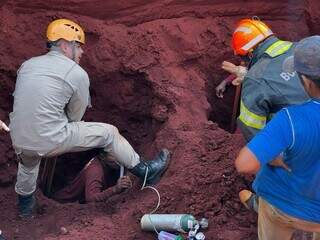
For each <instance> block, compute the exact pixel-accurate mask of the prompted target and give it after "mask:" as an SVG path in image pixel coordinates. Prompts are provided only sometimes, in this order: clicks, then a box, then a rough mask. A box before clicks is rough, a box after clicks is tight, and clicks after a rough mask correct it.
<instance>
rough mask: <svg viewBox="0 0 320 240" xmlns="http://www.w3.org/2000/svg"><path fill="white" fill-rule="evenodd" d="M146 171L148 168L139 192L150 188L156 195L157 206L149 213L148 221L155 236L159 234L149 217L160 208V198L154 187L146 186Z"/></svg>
mask: <svg viewBox="0 0 320 240" xmlns="http://www.w3.org/2000/svg"><path fill="white" fill-rule="evenodd" d="M148 171H149V168H148V167H147V170H146V174H145V176H144V181H143V184H142V187H141V191H142V190H144V189H146V188H150V189H152V190H153V191H155V192H156V194H157V195H158V204H157V206H156V208H155V209H153V210H152V211H151V212H150V213H149V221H150V223H151V224H152V227H153V229H154V231H155V232H156V233H157V234H159V232H158V231H157V229H156V227H155V225H154V224H153V222H152V220H151V217H150V215H151V214H153V213H155V212H156V211H157V210H158V208H159V207H160V202H161V197H160V193H159V191H158V190H157V189H156V188H155V187H151V186H146V182H147V177H148Z"/></svg>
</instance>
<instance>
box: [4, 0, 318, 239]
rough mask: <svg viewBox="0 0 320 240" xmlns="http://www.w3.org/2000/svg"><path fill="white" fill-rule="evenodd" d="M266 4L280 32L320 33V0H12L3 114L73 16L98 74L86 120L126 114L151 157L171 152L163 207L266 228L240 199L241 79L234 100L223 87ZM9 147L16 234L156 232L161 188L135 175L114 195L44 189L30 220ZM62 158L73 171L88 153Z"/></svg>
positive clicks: (228, 226) (8, 193)
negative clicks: (219, 93)
mask: <svg viewBox="0 0 320 240" xmlns="http://www.w3.org/2000/svg"><path fill="white" fill-rule="evenodd" d="M255 15H256V16H259V17H260V18H261V19H262V20H264V21H265V22H266V23H267V24H269V25H270V27H271V28H272V30H273V31H274V32H275V33H276V34H277V36H278V37H279V38H281V39H285V40H292V41H297V40H299V39H301V38H302V37H305V36H309V35H312V34H317V33H319V32H320V19H319V16H320V3H319V1H317V0H289V1H286V0H283V1H276V0H269V1H260V0H241V1H240V0H239V1H236V0H223V1H222V0H128V1H124V0H108V1H106V0H69V1H62V0H47V1H42V0H30V1H22V0H1V1H0V42H1V44H0V119H3V120H4V121H5V122H6V123H9V119H8V115H9V113H10V112H11V110H12V104H13V101H12V100H13V99H12V93H13V91H14V85H15V79H16V72H17V70H18V68H19V66H20V65H21V64H22V63H23V61H25V60H27V59H29V58H31V57H33V56H37V55H40V54H43V53H45V52H46V37H45V30H46V27H47V25H48V23H49V22H50V21H52V20H53V19H56V18H69V19H72V20H74V21H76V22H78V23H79V24H80V25H82V26H83V27H84V29H85V32H86V44H85V46H84V51H85V54H84V56H83V59H82V60H81V65H82V66H83V68H84V69H85V70H86V71H87V72H88V74H89V76H90V81H91V86H90V91H91V97H92V105H93V108H91V109H88V111H87V113H86V115H85V120H86V121H101V122H107V123H110V124H114V125H116V126H117V127H118V128H119V130H120V132H121V133H122V134H123V135H124V136H125V137H126V138H127V139H128V140H129V141H130V142H131V143H132V145H133V146H134V148H135V149H136V150H137V151H138V152H139V153H140V154H141V156H143V157H144V158H146V159H150V158H152V157H153V156H154V155H155V154H156V153H157V151H158V150H159V149H161V148H162V147H167V148H168V149H169V150H170V151H171V153H172V160H171V164H170V167H169V169H168V171H167V172H166V173H165V175H164V176H163V179H162V180H161V182H160V183H159V184H158V185H157V186H156V187H157V189H158V190H159V191H160V194H161V206H160V208H159V210H158V213H190V214H192V215H194V216H195V217H197V218H201V217H206V218H207V219H208V220H209V229H208V230H207V231H205V235H206V239H209V240H233V239H257V235H256V222H257V215H256V214H254V213H250V212H249V211H248V210H246V209H245V208H244V207H242V206H241V204H240V202H239V200H238V192H239V190H240V189H243V188H250V187H251V181H252V179H251V178H248V177H243V176H240V175H238V174H237V173H236V171H235V169H234V165H233V161H234V159H235V156H236V155H237V153H238V151H239V149H240V148H241V147H242V146H243V145H244V141H243V139H242V137H241V135H240V134H233V133H230V132H229V124H230V120H231V114H232V104H233V97H234V89H233V88H232V87H231V88H229V89H228V90H227V92H226V94H225V97H224V98H223V99H218V98H216V97H215V91H214V88H215V87H216V86H217V84H218V83H219V82H220V81H221V80H222V79H223V78H225V77H226V76H227V73H225V72H223V71H222V70H221V68H220V66H221V62H222V61H223V60H229V61H233V62H234V63H239V59H237V58H236V57H234V56H233V52H232V50H231V47H230V41H231V35H232V31H233V29H234V27H235V24H236V22H237V21H238V20H239V19H241V18H245V17H249V18H250V17H252V16H255ZM27 126H28V122H27V120H26V127H27ZM0 151H1V156H0V229H1V230H2V231H3V234H4V236H5V237H6V239H10V240H11V239H26V240H28V239H30V240H31V239H46V240H51V239H61V240H62V239H63V240H67V239H70V240H71V239H94V240H99V239H107V240H108V239H110V240H111V239H117V240H147V239H150V240H151V239H156V235H155V234H153V233H145V232H142V231H141V229H140V219H141V217H142V216H143V214H145V213H148V212H149V211H151V210H152V209H153V208H154V207H155V205H156V202H157V196H156V194H155V193H154V192H152V191H150V190H144V191H140V185H141V184H140V183H139V181H138V180H137V179H136V178H134V177H133V179H134V188H133V189H131V190H130V191H128V192H126V193H124V194H122V195H119V196H116V197H114V198H111V199H110V200H109V201H108V202H106V203H99V204H79V203H69V204H59V203H57V202H55V201H53V200H51V199H49V198H47V197H44V196H43V194H42V193H41V192H40V191H39V192H38V193H37V195H38V202H39V210H38V214H37V216H36V218H35V219H33V220H31V221H22V220H19V218H18V217H17V206H16V194H15V192H14V183H15V177H16V171H17V161H16V157H15V154H14V151H13V149H12V147H11V140H10V137H9V136H8V135H3V134H2V135H1V136H0ZM61 158H62V159H64V160H65V161H64V164H65V166H66V167H65V168H64V169H65V170H66V171H68V170H70V173H68V172H66V176H68V177H71V176H72V174H75V169H79V170H80V169H81V167H82V166H83V164H84V163H85V161H87V160H88V159H87V158H86V157H85V156H83V155H80V156H78V155H77V157H73V159H72V158H71V160H68V159H69V158H68V157H67V156H66V157H64V156H61ZM75 159H76V160H75ZM62 180H63V179H62ZM55 181H59V179H57V178H56V179H55ZM60 181H61V179H60ZM296 238H297V239H307V238H308V237H307V236H306V235H303V234H299V235H298V236H297V237H296Z"/></svg>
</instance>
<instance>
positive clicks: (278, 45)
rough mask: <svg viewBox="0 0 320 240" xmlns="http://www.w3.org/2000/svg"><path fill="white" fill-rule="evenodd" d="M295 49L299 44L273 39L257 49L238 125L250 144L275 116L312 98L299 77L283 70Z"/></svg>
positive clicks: (248, 74) (241, 105)
mask: <svg viewBox="0 0 320 240" xmlns="http://www.w3.org/2000/svg"><path fill="white" fill-rule="evenodd" d="M294 48H295V43H292V42H288V41H282V40H279V39H278V38H276V37H270V38H268V39H266V40H265V41H264V42H263V43H261V44H260V45H259V46H258V47H257V48H256V49H255V50H254V52H253V58H252V60H251V62H250V65H249V71H248V73H247V74H246V76H245V78H244V81H243V83H242V93H241V103H240V116H239V118H238V126H239V128H240V129H241V131H242V133H243V135H244V137H245V139H246V140H247V141H250V139H251V138H252V137H253V136H254V135H255V134H256V133H257V132H258V131H259V130H261V129H262V128H264V126H265V125H266V123H267V121H268V120H270V119H271V117H272V114H274V113H276V112H278V111H279V110H280V109H282V108H283V107H286V106H288V105H294V104H300V103H303V102H305V101H306V100H308V99H309V97H308V95H307V94H306V92H305V90H304V88H303V86H302V84H301V82H300V80H299V77H298V76H297V74H296V73H287V72H285V71H283V69H282V65H283V62H284V61H285V59H287V58H288V57H290V56H292V55H293V51H294Z"/></svg>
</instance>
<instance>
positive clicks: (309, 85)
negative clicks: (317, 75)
mask: <svg viewBox="0 0 320 240" xmlns="http://www.w3.org/2000/svg"><path fill="white" fill-rule="evenodd" d="M301 78H302V81H303V86H304V88H305V90H306V91H307V92H310V90H311V89H312V87H313V84H314V82H313V81H311V80H309V79H308V78H307V77H306V76H305V75H301Z"/></svg>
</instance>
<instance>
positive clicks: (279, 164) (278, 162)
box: [269, 156, 291, 172]
mask: <svg viewBox="0 0 320 240" xmlns="http://www.w3.org/2000/svg"><path fill="white" fill-rule="evenodd" d="M269 165H271V166H273V167H282V168H284V169H285V170H287V171H289V172H291V169H290V168H289V167H288V165H287V164H285V163H284V161H283V158H282V157H281V156H279V157H277V158H276V159H274V160H272V161H271V162H269Z"/></svg>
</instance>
